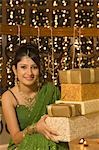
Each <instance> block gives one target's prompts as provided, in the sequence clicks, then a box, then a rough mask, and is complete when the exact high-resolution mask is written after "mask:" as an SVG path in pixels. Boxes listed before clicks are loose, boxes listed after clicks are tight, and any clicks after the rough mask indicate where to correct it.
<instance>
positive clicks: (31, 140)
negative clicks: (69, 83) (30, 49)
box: [8, 83, 69, 150]
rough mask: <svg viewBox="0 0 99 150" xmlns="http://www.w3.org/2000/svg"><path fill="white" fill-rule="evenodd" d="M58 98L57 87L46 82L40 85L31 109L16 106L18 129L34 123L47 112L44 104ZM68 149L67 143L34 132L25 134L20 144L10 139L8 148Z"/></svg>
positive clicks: (28, 149) (31, 149) (9, 149)
mask: <svg viewBox="0 0 99 150" xmlns="http://www.w3.org/2000/svg"><path fill="white" fill-rule="evenodd" d="M59 98H60V92H59V89H58V88H57V87H56V86H54V85H52V84H51V83H47V84H45V85H43V86H42V88H41V90H40V91H39V92H38V94H37V96H36V103H35V105H34V106H32V108H31V109H29V108H27V107H25V106H23V105H19V106H17V108H16V114H17V118H18V121H19V125H20V130H23V129H24V128H26V127H27V126H28V125H31V124H34V123H36V122H37V121H38V120H39V119H40V118H41V116H42V115H44V114H46V113H47V109H46V106H47V105H49V104H51V103H54V102H55V100H58V99H59ZM15 149H17V150H68V149H69V148H68V143H63V142H59V143H54V142H53V141H50V140H47V139H46V138H45V137H44V136H43V135H41V134H38V133H35V134H32V135H28V134H27V135H26V136H25V138H24V139H23V140H22V142H21V143H20V144H18V145H17V146H16V145H15V144H14V143H13V141H12V140H10V143H9V146H8V150H15Z"/></svg>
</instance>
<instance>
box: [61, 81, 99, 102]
mask: <svg viewBox="0 0 99 150" xmlns="http://www.w3.org/2000/svg"><path fill="white" fill-rule="evenodd" d="M61 99H62V100H64V101H86V100H92V99H99V83H93V84H61Z"/></svg>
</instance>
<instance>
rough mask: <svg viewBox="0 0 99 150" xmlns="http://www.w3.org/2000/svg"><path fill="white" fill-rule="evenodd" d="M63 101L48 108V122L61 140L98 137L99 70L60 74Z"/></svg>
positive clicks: (77, 70) (68, 71) (73, 71)
mask: <svg viewBox="0 0 99 150" xmlns="http://www.w3.org/2000/svg"><path fill="white" fill-rule="evenodd" d="M59 79H60V83H61V99H60V100H58V101H56V103H55V104H52V105H49V106H47V110H48V114H49V116H50V117H48V118H47V119H46V123H47V124H48V125H49V126H50V127H52V128H53V129H55V130H57V131H58V134H59V136H57V139H58V140H59V141H64V142H66V141H68V142H69V141H72V140H74V139H77V138H84V137H89V136H92V135H95V134H99V68H94V69H93V68H85V69H72V70H66V71H59Z"/></svg>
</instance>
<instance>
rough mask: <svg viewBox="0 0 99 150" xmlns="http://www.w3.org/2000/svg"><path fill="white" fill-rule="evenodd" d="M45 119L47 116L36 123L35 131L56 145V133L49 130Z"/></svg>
mask: <svg viewBox="0 0 99 150" xmlns="http://www.w3.org/2000/svg"><path fill="white" fill-rule="evenodd" d="M47 117H48V115H44V116H42V117H41V119H40V120H39V121H38V122H37V123H36V131H37V132H38V133H41V134H43V135H44V136H45V137H46V138H47V139H49V140H52V141H54V142H57V143H58V142H59V141H58V140H57V138H56V137H57V136H58V134H57V132H56V131H54V130H52V129H50V128H49V127H48V126H47V124H46V122H45V120H46V118H47Z"/></svg>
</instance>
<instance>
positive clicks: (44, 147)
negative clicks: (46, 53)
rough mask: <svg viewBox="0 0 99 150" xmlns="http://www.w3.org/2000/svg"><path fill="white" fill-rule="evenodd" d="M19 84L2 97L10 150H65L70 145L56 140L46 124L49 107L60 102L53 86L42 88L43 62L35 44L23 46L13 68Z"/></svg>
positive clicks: (17, 52)
mask: <svg viewBox="0 0 99 150" xmlns="http://www.w3.org/2000/svg"><path fill="white" fill-rule="evenodd" d="M12 69H13V72H14V74H15V80H16V84H15V86H14V87H13V88H11V89H10V90H7V91H6V92H5V93H4V94H3V95H2V108H3V113H4V117H5V120H6V123H7V127H8V130H9V132H10V135H11V140H10V143H9V146H8V149H10V150H13V149H18V150H49V149H50V150H66V149H68V144H67V143H62V142H59V141H57V140H55V136H57V132H56V131H53V130H52V129H50V128H49V127H48V126H47V125H46V123H45V119H46V118H47V115H46V113H47V112H46V105H48V104H51V103H54V102H55V100H57V99H59V97H60V92H59V90H58V88H57V87H55V86H54V85H52V84H51V83H46V84H43V85H42V86H40V84H39V82H40V81H39V80H40V76H41V72H40V58H39V54H38V49H37V47H36V46H35V45H32V44H23V45H21V46H20V47H19V48H18V49H17V51H16V55H15V59H14V62H13V66H12Z"/></svg>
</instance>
